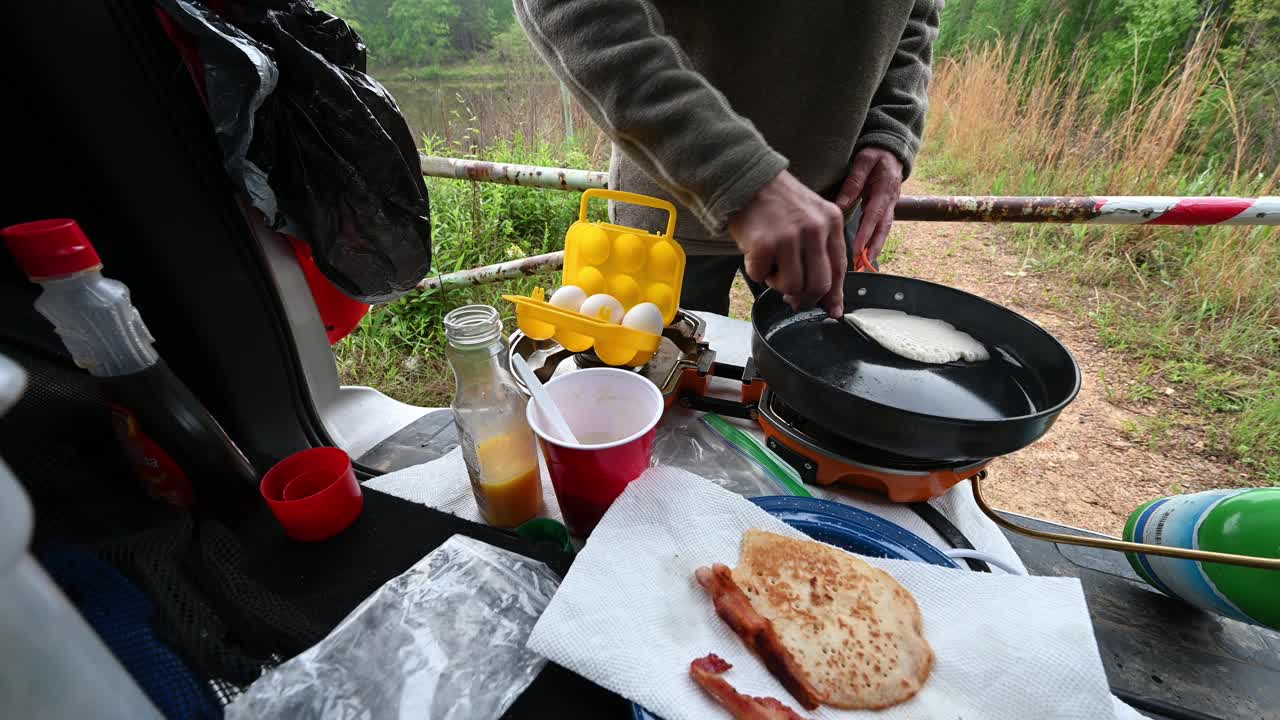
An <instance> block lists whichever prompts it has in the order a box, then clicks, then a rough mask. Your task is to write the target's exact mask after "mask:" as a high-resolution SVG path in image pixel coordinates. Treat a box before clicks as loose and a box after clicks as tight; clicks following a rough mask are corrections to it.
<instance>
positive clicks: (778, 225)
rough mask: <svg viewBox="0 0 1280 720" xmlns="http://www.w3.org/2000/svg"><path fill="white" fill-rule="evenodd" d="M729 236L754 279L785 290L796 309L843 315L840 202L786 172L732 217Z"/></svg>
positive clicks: (844, 257)
mask: <svg viewBox="0 0 1280 720" xmlns="http://www.w3.org/2000/svg"><path fill="white" fill-rule="evenodd" d="M729 234H730V235H731V236H732V237H733V240H734V242H736V243H737V244H738V249H739V250H741V251H742V255H743V264H744V267H745V268H746V271H747V276H748V277H750V278H751V279H752V280H755V281H756V282H762V283H765V284H767V285H769V287H772V288H774V289H775V290H777V291H778V292H780V293H782V297H783V299H784V300H786V301H787V303H788V304H790V305H791V307H793V308H795V309H797V310H798V309H800V308H802V307H810V306H812V305H815V304H819V303H820V304H821V305H822V308H823V309H824V310H826V311H827V314H828V315H831V317H840V316H841V315H843V314H844V274H845V270H847V269H848V264H849V259H848V256H847V254H846V250H845V244H844V217H843V216H842V215H841V214H840V209H839V208H837V207H836V206H835V203H831V202H827V201H826V200H824V199H823V198H822V197H821V196H820V195H818V194H817V193H815V192H814V191H812V190H810V189H809V188H807V187H805V186H804V184H803V183H801V182H800V181H799V180H797V179H796V178H795V176H794V175H792V174H791V173H789V172H787V171H786V170H783V171H782V172H781V173H779V174H778V176H777V177H775V178H774V179H773V180H770V181H769V184H767V185H765V186H764V187H763V188H761V189H760V192H758V193H756V196H755V197H753V198H752V199H751V202H749V203H747V205H746V207H744V208H742V209H741V210H739V211H738V212H736V213H734V214H733V216H732V217H730V218H729Z"/></svg>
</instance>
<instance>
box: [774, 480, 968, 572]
mask: <svg viewBox="0 0 1280 720" xmlns="http://www.w3.org/2000/svg"><path fill="white" fill-rule="evenodd" d="M751 502H753V503H755V504H756V505H759V506H760V508H761V509H762V510H764V511H765V512H767V513H769V514H770V515H772V516H774V517H776V518H778V519H779V520H781V521H782V522H784V523H786V524H788V525H790V526H791V527H793V528H795V529H796V530H799V531H800V532H802V533H804V534H805V535H808V536H809V537H811V538H813V539H814V540H817V541H818V542H824V543H827V544H828V545H834V546H836V547H838V548H841V549H843V550H848V551H849V552H851V553H857V554H859V555H867V556H869V557H879V558H890V559H893V560H914V561H915V562H923V563H929V564H930V565H939V566H941V567H949V568H955V567H959V566H958V565H956V564H955V562H954V561H953V560H952V559H951V558H949V557H947V556H946V555H943V554H942V551H941V550H939V549H938V548H936V547H934V546H932V545H930V544H929V543H927V542H925V541H924V539H922V538H921V537H920V536H919V535H916V534H915V533H913V532H911V531H910V530H907V529H906V528H903V527H901V526H899V525H894V524H893V523H891V522H889V521H888V520H885V519H884V518H882V517H880V516H879V515H874V514H872V513H869V512H867V511H866V510H859V509H858V508H856V507H851V506H849V505H844V504H842V503H838V502H832V501H830V500H820V499H818V498H813V497H794V496H791V495H771V496H769V497H758V498H751Z"/></svg>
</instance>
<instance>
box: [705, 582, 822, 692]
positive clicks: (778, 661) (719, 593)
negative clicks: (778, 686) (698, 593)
mask: <svg viewBox="0 0 1280 720" xmlns="http://www.w3.org/2000/svg"><path fill="white" fill-rule="evenodd" d="M694 577H696V578H697V579H698V584H699V585H701V586H702V588H703V589H704V590H706V591H707V594H708V595H710V596H711V600H712V602H714V603H715V606H716V614H717V615H719V616H720V619H721V620H724V621H725V624H727V625H728V626H729V627H730V628H732V629H733V631H734V632H735V633H737V634H738V637H740V638H742V641H743V642H744V643H746V644H747V647H748V648H751V650H752V652H754V653H755V654H756V655H758V656H760V659H761V660H763V661H764V665H765V667H767V668H768V669H769V672H770V673H772V674H773V676H774V677H775V678H777V679H778V682H780V683H782V686H783V687H785V688H786V689H787V692H790V693H791V695H792V696H793V697H794V698H795V699H796V701H797V702H799V703H800V706H801V707H803V708H804V709H806V710H813V709H815V708H817V707H818V705H819V704H820V703H822V701H823V700H825V699H826V698H825V696H823V694H822V693H820V692H818V690H817V688H815V687H813V685H810V684H809V681H808V679H807V678H805V676H804V671H802V670H801V669H800V665H799V663H797V662H796V659H795V657H794V656H792V655H791V651H790V650H787V648H786V647H785V646H783V644H782V641H781V640H780V639H779V638H778V633H777V632H775V631H774V629H773V623H771V622H769V619H768V618H766V617H764V616H763V615H761V614H760V613H758V612H756V610H755V608H753V607H751V600H750V599H748V598H747V595H746V593H744V592H742V589H741V588H739V587H738V584H737V583H735V582H734V581H733V573H732V572H730V570H729V568H728V567H727V566H725V565H721V564H719V563H716V564H715V565H712V566H711V567H709V568H705V567H701V568H698V569H697V571H696V572H695V573H694Z"/></svg>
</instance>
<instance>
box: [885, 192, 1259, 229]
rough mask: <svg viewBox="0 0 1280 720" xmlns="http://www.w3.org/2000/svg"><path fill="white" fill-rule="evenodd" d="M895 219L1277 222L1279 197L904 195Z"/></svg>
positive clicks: (957, 220) (1048, 221)
mask: <svg viewBox="0 0 1280 720" xmlns="http://www.w3.org/2000/svg"><path fill="white" fill-rule="evenodd" d="M894 217H895V218H896V219H898V220H913V221H926V222H1019V223H1079V224H1086V225H1280V197H1258V198H1237V197H1172V196H1142V195H1116V196H1110V197H1035V196H1028V197H1010V196H986V197H976V196H944V195H927V196H904V197H902V198H901V199H900V200H899V201H898V205H897V207H896V208H895V210H894Z"/></svg>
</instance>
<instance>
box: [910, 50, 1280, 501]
mask: <svg viewBox="0 0 1280 720" xmlns="http://www.w3.org/2000/svg"><path fill="white" fill-rule="evenodd" d="M1217 38H1218V36H1217V34H1216V33H1215V32H1213V31H1212V29H1209V28H1206V29H1205V30H1204V31H1203V32H1201V34H1200V36H1199V37H1198V39H1197V40H1196V42H1195V43H1194V45H1193V46H1192V47H1191V48H1190V50H1189V52H1188V53H1187V57H1186V59H1185V61H1184V62H1183V63H1182V64H1181V65H1180V66H1178V67H1177V68H1175V69H1174V70H1173V71H1172V72H1170V73H1169V75H1168V76H1167V77H1165V78H1164V80H1163V81H1162V82H1161V83H1160V84H1159V86H1158V87H1156V88H1155V89H1154V90H1153V91H1151V92H1150V93H1148V94H1146V95H1141V96H1137V95H1133V94H1132V93H1129V92H1125V91H1126V90H1128V89H1129V86H1128V85H1127V84H1128V83H1129V82H1131V80H1130V79H1129V78H1128V77H1125V76H1122V75H1117V76H1115V77H1111V78H1108V79H1107V80H1106V81H1104V82H1103V83H1102V84H1101V85H1092V86H1091V85H1087V84H1086V80H1085V78H1087V77H1089V73H1088V67H1089V53H1088V50H1087V49H1082V50H1079V51H1077V52H1076V53H1075V54H1073V55H1070V56H1067V57H1063V56H1059V55H1057V54H1055V53H1054V52H1053V51H1052V50H1049V51H1044V52H1036V51H1033V49H1031V48H1027V47H1022V46H1019V45H1018V44H1016V43H1005V42H995V43H992V44H988V45H984V46H982V47H978V48H972V49H970V50H968V51H966V52H964V53H963V54H961V55H960V56H958V57H954V58H950V59H946V60H943V61H941V62H939V63H938V64H937V66H936V67H935V74H934V81H933V84H932V86H931V91H930V100H931V109H930V115H929V120H928V128H927V130H926V138H927V143H928V144H927V147H926V149H925V152H924V153H923V155H922V160H923V164H924V167H925V171H926V173H928V174H930V175H933V176H935V177H936V176H943V177H946V178H947V179H948V180H949V183H948V186H949V189H951V190H953V191H954V192H957V193H959V192H972V193H993V194H1026V195H1242V196H1255V195H1274V194H1276V193H1277V183H1278V182H1280V162H1278V159H1277V158H1276V157H1274V156H1269V155H1267V154H1266V152H1265V151H1259V150H1258V149H1257V148H1251V147H1249V146H1248V144H1247V143H1246V142H1245V141H1244V139H1245V138H1247V137H1249V129H1250V125H1249V123H1250V119H1249V118H1248V117H1245V116H1244V115H1243V114H1242V113H1241V112H1240V111H1239V107H1241V105H1242V104H1243V103H1239V102H1237V98H1235V97H1234V95H1233V91H1232V88H1231V86H1230V83H1229V81H1228V79H1227V77H1226V74H1225V73H1224V72H1223V70H1222V68H1221V66H1220V65H1219V63H1218V39H1217ZM1135 69H1138V68H1137V67H1136V61H1135ZM1134 75H1135V76H1136V75H1137V73H1136V72H1135V73H1134ZM1126 95H1128V96H1132V99H1131V100H1130V101H1128V102H1127V103H1126V104H1122V105H1121V106H1119V107H1117V102H1116V98H1118V97H1125V96H1126ZM1224 129H1225V130H1227V131H1229V132H1228V134H1229V135H1230V136H1231V137H1233V138H1234V139H1235V142H1233V143H1231V144H1230V146H1228V147H1220V146H1215V145H1214V144H1213V141H1212V138H1215V137H1221V136H1222V135H1223V133H1222V132H1221V131H1223V130H1224ZM1020 238H1021V239H1022V240H1023V241H1024V242H1026V243H1028V244H1029V245H1030V246H1032V248H1033V249H1034V250H1035V251H1036V252H1035V253H1034V254H1035V256H1037V257H1039V258H1041V259H1042V261H1043V262H1044V263H1045V264H1046V265H1048V266H1052V267H1055V268H1056V269H1057V270H1059V271H1066V272H1071V273H1074V274H1075V275H1076V277H1078V278H1079V279H1081V280H1082V284H1085V285H1088V286H1089V287H1090V288H1091V294H1092V295H1093V297H1094V299H1093V300H1092V301H1091V302H1090V304H1089V307H1090V308H1091V309H1092V310H1093V311H1094V317H1095V319H1096V320H1098V322H1099V324H1100V325H1101V326H1102V330H1103V332H1104V337H1105V338H1107V339H1109V340H1110V341H1111V342H1112V343H1113V344H1115V345H1117V346H1119V347H1122V348H1124V349H1126V350H1130V351H1132V352H1135V353H1137V354H1139V355H1141V356H1142V357H1143V358H1144V360H1146V361H1147V362H1148V364H1149V366H1150V367H1153V368H1155V372H1160V373H1163V374H1164V376H1165V379H1166V380H1173V381H1179V380H1181V381H1184V382H1190V383H1193V384H1195V385H1196V387H1195V388H1194V390H1195V395H1196V397H1197V398H1199V399H1200V400H1201V401H1202V402H1201V405H1202V406H1203V407H1205V408H1207V409H1209V410H1221V411H1226V412H1232V413H1236V415H1233V416H1232V419H1231V422H1230V424H1229V431H1228V432H1225V433H1222V435H1221V438H1220V439H1221V443H1220V444H1221V445H1222V446H1223V447H1224V448H1226V449H1230V450H1233V451H1234V452H1235V453H1236V454H1237V455H1239V456H1241V457H1244V458H1246V459H1247V460H1249V461H1250V462H1252V463H1254V464H1255V465H1256V466H1258V467H1259V469H1260V472H1261V473H1262V476H1263V477H1266V478H1267V479H1270V480H1273V481H1276V482H1280V243H1277V232H1276V229H1275V228H1243V227H1241V228H1197V229H1187V228H1155V227H1137V228H1134V227H1123V228H1122V227H1110V228H1108V227H1098V226H1087V227H1086V226H1073V227H1070V228H1064V227H1060V226H1040V227H1032V228H1024V229H1022V230H1021V232H1020ZM1098 289H1100V290H1101V291H1100V292H1096V293H1095V292H1092V291H1093V290H1098Z"/></svg>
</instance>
